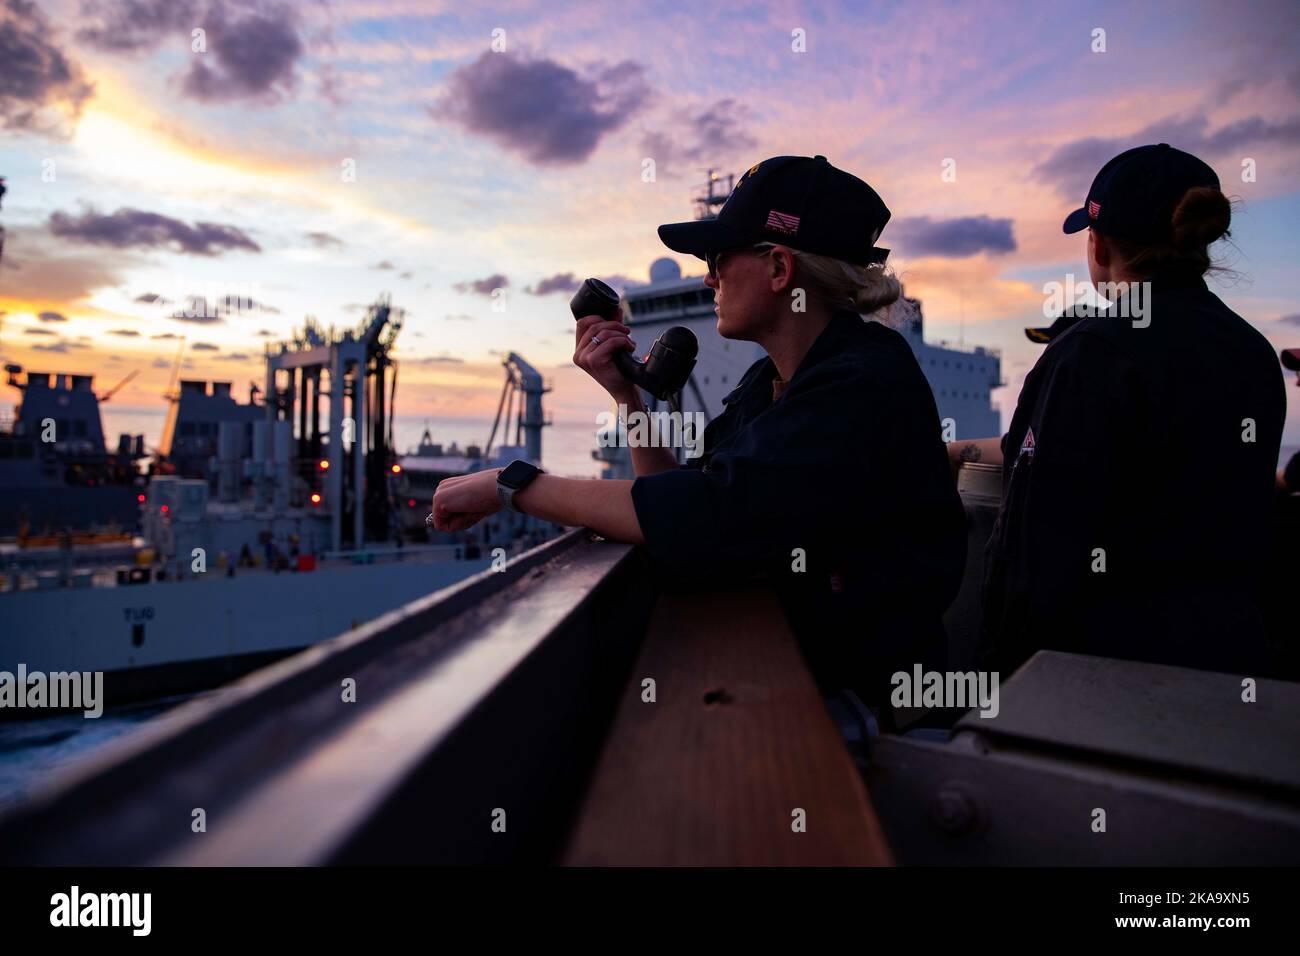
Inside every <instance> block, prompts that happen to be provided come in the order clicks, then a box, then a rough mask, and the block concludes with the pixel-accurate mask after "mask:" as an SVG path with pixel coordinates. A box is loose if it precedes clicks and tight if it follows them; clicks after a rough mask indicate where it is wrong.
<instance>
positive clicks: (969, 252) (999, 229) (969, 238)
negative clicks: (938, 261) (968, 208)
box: [883, 216, 1016, 259]
mask: <svg viewBox="0 0 1300 956" xmlns="http://www.w3.org/2000/svg"><path fill="white" fill-rule="evenodd" d="M883 241H885V242H886V244H888V243H889V242H893V243H896V244H897V245H898V246H900V247H901V248H902V249H905V250H906V251H907V253H908V254H909V255H913V256H944V257H946V258H951V259H960V258H963V257H964V256H973V255H976V254H977V253H980V252H991V253H993V254H995V255H997V254H1000V253H1005V252H1015V251H1016V239H1015V236H1014V235H1012V231H1011V220H1010V219H993V218H990V217H989V216H958V217H956V218H954V219H932V218H931V217H929V216H911V217H904V218H902V219H895V220H893V221H892V222H891V223H890V224H889V226H888V229H887V232H886V234H885V237H884V239H883Z"/></svg>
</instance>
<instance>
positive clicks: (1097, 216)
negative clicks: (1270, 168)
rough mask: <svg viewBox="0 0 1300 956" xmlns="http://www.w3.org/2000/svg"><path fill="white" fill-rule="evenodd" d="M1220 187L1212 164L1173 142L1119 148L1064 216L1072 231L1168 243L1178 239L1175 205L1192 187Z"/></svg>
mask: <svg viewBox="0 0 1300 956" xmlns="http://www.w3.org/2000/svg"><path fill="white" fill-rule="evenodd" d="M1196 186H1213V187H1214V188H1215V189H1218V188H1219V177H1218V176H1217V175H1215V172H1214V170H1213V169H1211V168H1210V167H1209V166H1208V165H1206V164H1205V162H1203V161H1202V160H1200V159H1198V158H1197V157H1195V156H1193V155H1192V154H1191V153H1184V152H1183V151H1182V150H1181V149H1174V148H1173V147H1172V146H1170V145H1169V144H1168V143H1157V144H1154V145H1151V146H1138V147H1136V148H1134V149H1130V150H1126V151H1125V152H1123V153H1120V154H1119V155H1118V156H1116V157H1115V158H1114V159H1112V160H1111V161H1110V162H1108V163H1107V164H1106V165H1105V166H1103V167H1101V172H1099V173H1098V174H1097V178H1096V179H1094V180H1093V181H1092V188H1090V189H1089V190H1088V197H1087V199H1085V200H1084V203H1083V206H1082V207H1081V208H1079V209H1076V210H1075V211H1074V212H1072V213H1070V214H1069V215H1068V216H1066V217H1065V225H1064V227H1063V228H1064V229H1065V231H1066V232H1067V233H1071V232H1080V231H1082V230H1084V229H1087V228H1088V227H1089V226H1091V227H1092V228H1093V229H1095V230H1097V232H1099V233H1101V234H1102V235H1103V236H1114V237H1115V238H1116V239H1131V240H1134V241H1137V242H1145V243H1151V244H1156V245H1159V244H1164V243H1167V242H1170V241H1171V240H1172V239H1173V232H1174V227H1173V218H1174V210H1175V209H1176V208H1177V207H1178V203H1179V202H1181V201H1182V198H1183V196H1184V195H1186V193H1187V190H1189V189H1192V188H1193V187H1196Z"/></svg>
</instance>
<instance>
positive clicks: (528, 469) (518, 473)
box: [497, 461, 537, 488]
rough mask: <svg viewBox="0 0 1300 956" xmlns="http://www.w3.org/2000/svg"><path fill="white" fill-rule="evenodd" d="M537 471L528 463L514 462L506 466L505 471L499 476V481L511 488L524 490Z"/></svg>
mask: <svg viewBox="0 0 1300 956" xmlns="http://www.w3.org/2000/svg"><path fill="white" fill-rule="evenodd" d="M536 471H537V469H536V468H534V467H533V466H532V465H530V464H528V462H526V461H512V462H511V463H510V464H508V465H506V467H505V470H504V471H502V472H501V474H499V475H497V481H499V482H501V484H503V485H506V486H507V487H510V488H522V487H523V486H524V483H525V482H526V481H528V479H529V478H531V477H532V476H533V475H534V474H535V473H536Z"/></svg>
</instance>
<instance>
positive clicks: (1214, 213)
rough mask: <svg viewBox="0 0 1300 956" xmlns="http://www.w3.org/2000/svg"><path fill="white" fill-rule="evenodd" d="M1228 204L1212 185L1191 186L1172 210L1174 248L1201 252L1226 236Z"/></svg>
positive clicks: (1228, 219)
mask: <svg viewBox="0 0 1300 956" xmlns="http://www.w3.org/2000/svg"><path fill="white" fill-rule="evenodd" d="M1231 221H1232V205H1231V204H1230V203H1229V202H1228V197H1227V196H1225V195H1223V193H1222V191H1220V190H1219V189H1216V188H1215V187H1214V186H1193V187H1192V188H1191V189H1189V190H1187V192H1186V193H1184V194H1183V198H1182V199H1180V200H1179V201H1178V206H1177V208H1176V209H1174V217H1173V227H1174V237H1173V240H1174V247H1175V248H1176V249H1203V248H1204V247H1205V246H1208V245H1209V244H1210V243H1212V242H1214V241H1215V240H1217V239H1222V238H1223V237H1224V236H1226V235H1227V234H1228V224H1229V223H1230V222H1231Z"/></svg>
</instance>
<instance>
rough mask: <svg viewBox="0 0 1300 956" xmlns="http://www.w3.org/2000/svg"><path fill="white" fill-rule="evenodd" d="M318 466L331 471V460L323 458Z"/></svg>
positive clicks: (322, 469)
mask: <svg viewBox="0 0 1300 956" xmlns="http://www.w3.org/2000/svg"><path fill="white" fill-rule="evenodd" d="M316 467H318V468H319V469H320V470H321V471H329V470H330V460H329V459H328V458H322V459H321V460H320V464H318V465H317V466H316Z"/></svg>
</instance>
